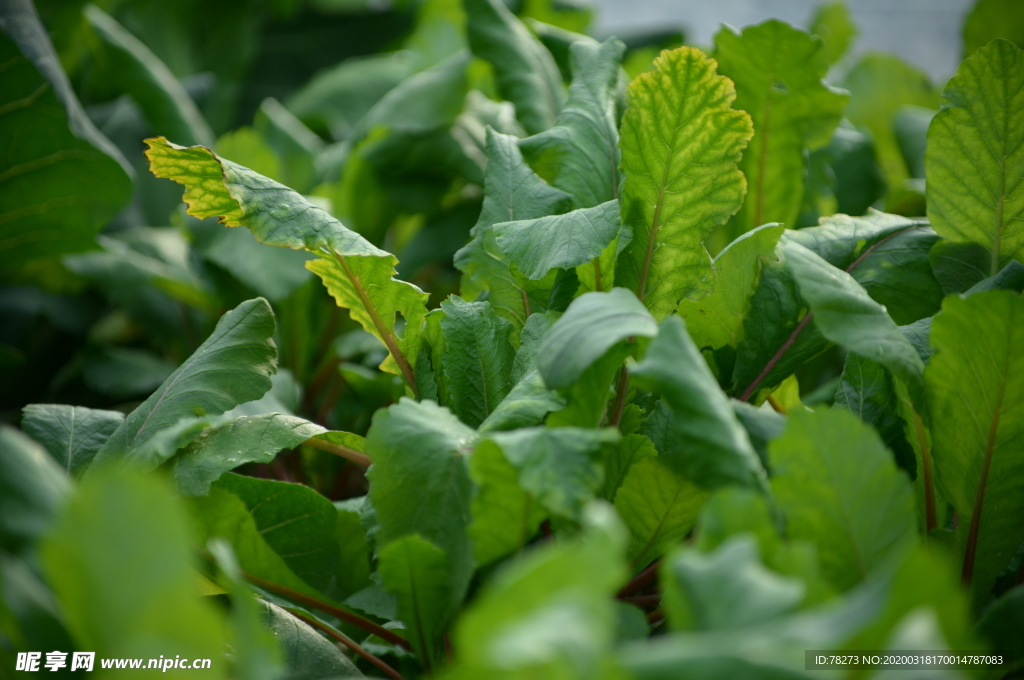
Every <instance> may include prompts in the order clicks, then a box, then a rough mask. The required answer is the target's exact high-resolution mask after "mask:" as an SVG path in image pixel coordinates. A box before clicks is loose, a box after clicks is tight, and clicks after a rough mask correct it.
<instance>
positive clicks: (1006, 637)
mask: <svg viewBox="0 0 1024 680" xmlns="http://www.w3.org/2000/svg"><path fill="white" fill-rule="evenodd" d="M1022 627H1024V586H1021V585H1018V586H1016V587H1014V588H1013V589H1012V590H1010V592H1008V593H1004V594H1003V595H1002V597H1000V598H999V599H998V600H996V601H995V602H993V603H992V606H991V607H989V608H988V609H987V610H985V613H984V614H983V615H982V616H981V620H979V621H978V632H979V633H981V634H982V635H984V636H985V637H986V638H988V641H989V643H990V644H991V645H992V649H1001V650H1002V649H1005V650H1006V651H1007V652H1012V653H1013V655H1014V657H1015V658H1019V657H1018V655H1019V654H1024V641H1022V640H1021V639H1020V636H1019V635H1017V634H1016V633H1015V632H1014V631H1018V630H1021V628H1022Z"/></svg>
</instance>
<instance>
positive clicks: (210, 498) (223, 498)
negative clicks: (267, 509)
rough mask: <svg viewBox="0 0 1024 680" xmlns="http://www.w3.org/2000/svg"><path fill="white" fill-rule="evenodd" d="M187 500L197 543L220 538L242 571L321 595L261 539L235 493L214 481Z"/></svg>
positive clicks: (311, 594)
mask: <svg viewBox="0 0 1024 680" xmlns="http://www.w3.org/2000/svg"><path fill="white" fill-rule="evenodd" d="M279 483H280V482H279ZM189 500H190V503H191V506H192V510H193V512H192V515H193V517H194V519H195V525H196V529H197V531H196V534H197V536H196V538H197V539H198V540H199V544H200V545H206V543H207V542H209V541H210V540H211V539H223V540H225V541H226V542H227V543H228V544H229V545H230V546H231V548H232V550H234V553H235V556H236V557H237V558H238V564H239V566H240V567H241V569H242V570H244V571H245V572H246V573H248V574H250V575H252V576H256V577H257V578H261V579H264V580H266V581H270V582H272V583H276V584H278V585H280V586H284V587H286V588H290V589H292V590H295V591H298V592H300V593H303V594H305V595H308V596H310V597H315V598H317V599H320V600H324V599H325V597H324V595H323V594H322V593H320V592H319V591H317V590H316V589H315V588H313V587H312V586H310V585H309V584H308V583H306V581H304V580H303V579H301V578H299V577H298V576H297V575H296V574H295V572H293V571H292V570H291V567H289V566H288V563H287V562H285V559H284V557H282V556H281V555H279V554H277V552H275V551H274V549H273V548H271V547H270V545H269V544H268V543H267V541H266V540H264V538H263V536H262V534H261V533H260V528H259V527H258V526H257V525H256V519H255V518H254V517H253V515H252V513H251V512H250V511H249V508H248V507H247V506H246V504H245V502H244V501H243V500H242V499H241V498H239V497H238V496H237V495H235V494H234V493H232V492H231V491H230V490H228V489H226V488H221V486H220V485H218V484H214V485H213V486H211V488H210V492H209V493H208V494H207V495H205V496H194V497H192V498H191V499H189ZM323 538H324V537H323V536H322V535H321V536H318V537H317V539H318V542H322V541H323ZM330 538H331V541H330V542H331V544H332V545H333V546H334V549H337V545H336V544H335V542H334V536H333V535H331V537H330ZM316 548H317V549H318V550H319V549H326V550H330V549H331V548H330V547H326V548H322V547H321V546H320V545H319V543H318V545H317V546H316Z"/></svg>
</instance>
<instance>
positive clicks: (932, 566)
mask: <svg viewBox="0 0 1024 680" xmlns="http://www.w3.org/2000/svg"><path fill="white" fill-rule="evenodd" d="M890 570H891V572H892V573H891V574H883V575H882V577H883V579H885V580H887V581H888V583H887V584H886V585H887V587H888V589H889V597H888V598H887V600H886V602H885V607H884V609H883V610H882V612H881V613H880V616H879V617H878V618H877V619H876V620H875V621H874V622H872V624H871V625H870V626H868V627H867V628H866V629H865V630H864V631H862V632H860V633H859V634H858V635H857V636H856V637H855V638H854V639H853V640H851V641H850V642H849V643H848V644H847V648H848V649H881V648H882V647H883V646H884V645H885V644H886V641H887V639H888V638H890V637H891V635H892V634H893V632H894V631H895V630H897V629H898V628H899V626H900V623H901V621H903V620H905V618H906V617H907V616H908V615H909V614H910V613H911V612H913V611H915V610H920V609H928V610H930V613H933V615H934V616H935V620H936V621H935V622H936V624H938V625H937V627H938V628H939V631H940V633H941V637H943V638H944V639H945V641H946V642H947V643H948V644H949V645H950V648H951V649H963V648H965V647H971V646H975V645H976V644H977V640H975V639H974V636H973V635H972V634H971V629H970V623H971V621H972V618H973V617H972V616H971V613H970V611H971V608H970V601H969V598H968V596H967V592H966V591H965V590H964V589H963V588H962V587H961V586H960V583H959V581H958V578H957V574H956V570H955V567H954V565H953V564H952V561H951V560H950V559H949V556H948V555H947V554H946V553H944V552H942V551H939V550H934V549H932V550H929V549H928V548H927V547H926V546H925V545H923V544H922V543H918V544H917V545H915V546H914V547H913V549H911V550H910V551H908V553H907V555H906V556H905V557H904V558H903V559H902V560H901V561H900V562H899V563H898V564H895V565H892V566H891V567H890Z"/></svg>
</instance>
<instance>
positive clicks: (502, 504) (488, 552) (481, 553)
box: [469, 440, 546, 566]
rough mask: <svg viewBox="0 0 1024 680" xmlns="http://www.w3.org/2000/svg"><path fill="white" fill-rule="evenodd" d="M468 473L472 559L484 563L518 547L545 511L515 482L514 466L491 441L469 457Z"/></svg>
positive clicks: (522, 544)
mask: <svg viewBox="0 0 1024 680" xmlns="http://www.w3.org/2000/svg"><path fill="white" fill-rule="evenodd" d="M469 474H470V476H471V477H472V479H473V482H474V483H475V484H476V488H477V492H476V495H474V496H473V508H472V515H473V521H472V523H471V524H470V526H469V537H470V539H471V540H472V541H473V558H474V559H475V560H476V563H477V565H479V566H486V565H488V564H490V563H491V562H494V561H495V560H498V559H500V558H502V557H505V556H506V555H510V554H512V553H514V552H516V551H518V550H521V549H522V548H523V547H524V546H525V545H526V543H527V541H529V540H530V539H531V538H532V537H533V535H534V534H536V533H537V529H538V527H540V523H541V522H542V521H543V520H544V517H545V515H546V513H545V512H544V510H543V508H542V507H541V506H540V504H539V503H537V502H536V501H535V500H534V499H533V498H532V497H531V495H530V494H529V493H528V492H527V491H525V490H524V489H523V488H522V487H521V486H520V484H519V474H520V473H519V470H518V469H516V468H515V467H514V466H513V465H512V464H511V463H509V462H508V459H507V458H506V457H505V454H504V453H502V450H501V448H499V447H498V445H497V444H496V443H495V442H493V441H487V440H485V441H482V442H480V443H479V444H478V445H477V447H476V449H475V450H474V451H473V455H472V456H471V457H470V459H469Z"/></svg>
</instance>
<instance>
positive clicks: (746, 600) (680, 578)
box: [661, 534, 805, 630]
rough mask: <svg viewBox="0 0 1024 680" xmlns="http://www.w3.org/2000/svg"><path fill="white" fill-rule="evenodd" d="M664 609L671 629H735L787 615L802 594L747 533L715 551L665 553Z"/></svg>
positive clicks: (797, 583)
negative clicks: (771, 567) (773, 567)
mask: <svg viewBox="0 0 1024 680" xmlns="http://www.w3.org/2000/svg"><path fill="white" fill-rule="evenodd" d="M661 582H662V586H663V588H664V593H665V595H664V598H665V609H666V612H667V614H668V622H669V625H670V626H671V627H672V628H673V629H674V630H735V629H738V628H744V627H746V626H756V625H758V624H761V623H766V622H768V621H771V620H772V619H777V618H780V617H782V616H785V615H786V614H789V613H790V612H792V611H793V610H794V609H796V607H797V605H799V604H800V602H801V600H803V598H804V591H805V587H804V584H803V583H802V582H800V581H799V580H797V579H794V578H787V577H784V576H779V575H778V574H776V573H774V572H772V571H770V570H769V569H767V568H766V567H765V566H764V565H763V564H762V563H761V560H760V558H759V555H758V544H757V540H756V539H755V538H754V537H753V536H751V535H750V534H747V535H744V536H736V537H733V538H730V539H729V540H727V541H726V542H724V543H722V544H721V545H719V546H718V547H717V548H716V549H715V550H714V551H712V552H709V553H706V554H705V553H702V552H700V551H698V550H696V549H694V548H688V549H684V550H680V551H678V552H676V553H675V554H673V555H671V556H669V557H668V558H667V559H666V560H665V562H664V564H663V565H662V567H661Z"/></svg>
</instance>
